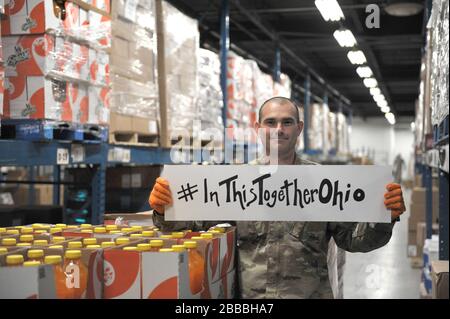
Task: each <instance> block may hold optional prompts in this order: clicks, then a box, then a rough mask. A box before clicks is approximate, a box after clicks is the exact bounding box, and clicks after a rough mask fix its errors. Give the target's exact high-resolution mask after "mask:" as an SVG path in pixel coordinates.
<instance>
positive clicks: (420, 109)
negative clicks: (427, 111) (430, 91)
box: [414, 81, 425, 149]
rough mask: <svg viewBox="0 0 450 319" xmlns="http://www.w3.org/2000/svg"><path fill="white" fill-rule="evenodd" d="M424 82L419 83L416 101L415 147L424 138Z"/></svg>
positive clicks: (420, 143) (419, 146) (420, 144)
mask: <svg viewBox="0 0 450 319" xmlns="http://www.w3.org/2000/svg"><path fill="white" fill-rule="evenodd" d="M424 91H425V84H424V81H421V82H420V85H419V98H418V100H417V101H416V105H415V108H416V110H415V111H416V118H415V129H414V141H415V146H416V147H417V148H419V149H420V148H421V146H422V143H423V139H424V133H423V132H424V127H423V124H424V123H423V122H424V94H425V92H424Z"/></svg>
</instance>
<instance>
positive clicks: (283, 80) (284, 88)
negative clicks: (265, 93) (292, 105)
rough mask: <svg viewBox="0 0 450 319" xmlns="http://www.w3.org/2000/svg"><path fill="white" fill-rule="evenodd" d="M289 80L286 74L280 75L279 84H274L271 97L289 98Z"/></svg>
mask: <svg viewBox="0 0 450 319" xmlns="http://www.w3.org/2000/svg"><path fill="white" fill-rule="evenodd" d="M291 85H292V84H291V79H290V78H289V76H288V75H287V74H284V73H281V74H280V82H274V84H273V95H274V96H282V97H287V98H291Z"/></svg>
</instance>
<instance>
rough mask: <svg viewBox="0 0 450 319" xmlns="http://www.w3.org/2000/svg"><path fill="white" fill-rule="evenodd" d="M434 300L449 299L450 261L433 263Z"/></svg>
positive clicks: (432, 293)
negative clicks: (449, 275)
mask: <svg viewBox="0 0 450 319" xmlns="http://www.w3.org/2000/svg"><path fill="white" fill-rule="evenodd" d="M431 278H432V284H433V286H432V290H431V291H432V292H431V296H432V298H433V299H448V260H439V261H432V262H431Z"/></svg>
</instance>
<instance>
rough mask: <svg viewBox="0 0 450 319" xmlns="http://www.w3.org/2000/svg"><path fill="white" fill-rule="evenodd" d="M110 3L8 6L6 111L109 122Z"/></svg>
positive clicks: (46, 1)
mask: <svg viewBox="0 0 450 319" xmlns="http://www.w3.org/2000/svg"><path fill="white" fill-rule="evenodd" d="M99 8H100V9H99ZM109 8H110V5H109V0H96V1H93V0H91V1H80V0H72V1H66V2H56V1H54V0H26V1H20V2H19V1H10V2H9V3H8V4H7V5H6V6H5V17H4V19H2V24H1V29H2V42H3V52H4V54H3V55H4V60H5V75H6V81H5V82H6V83H5V89H6V92H5V97H4V99H5V101H4V112H3V113H4V114H3V115H4V117H6V118H13V119H23V118H25V119H48V120H62V121H68V122H75V123H90V124H107V123H108V122H109V100H108V99H109V54H108V53H107V51H108V50H109V49H110V46H111V42H110V38H111V18H110V15H109Z"/></svg>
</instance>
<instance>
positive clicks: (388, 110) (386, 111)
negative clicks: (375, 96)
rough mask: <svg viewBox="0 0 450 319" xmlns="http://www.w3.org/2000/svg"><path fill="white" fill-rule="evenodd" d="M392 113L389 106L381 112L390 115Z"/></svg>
mask: <svg viewBox="0 0 450 319" xmlns="http://www.w3.org/2000/svg"><path fill="white" fill-rule="evenodd" d="M390 111H391V108H390V107H389V106H384V107H382V108H381V112H383V113H389V112H390Z"/></svg>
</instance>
